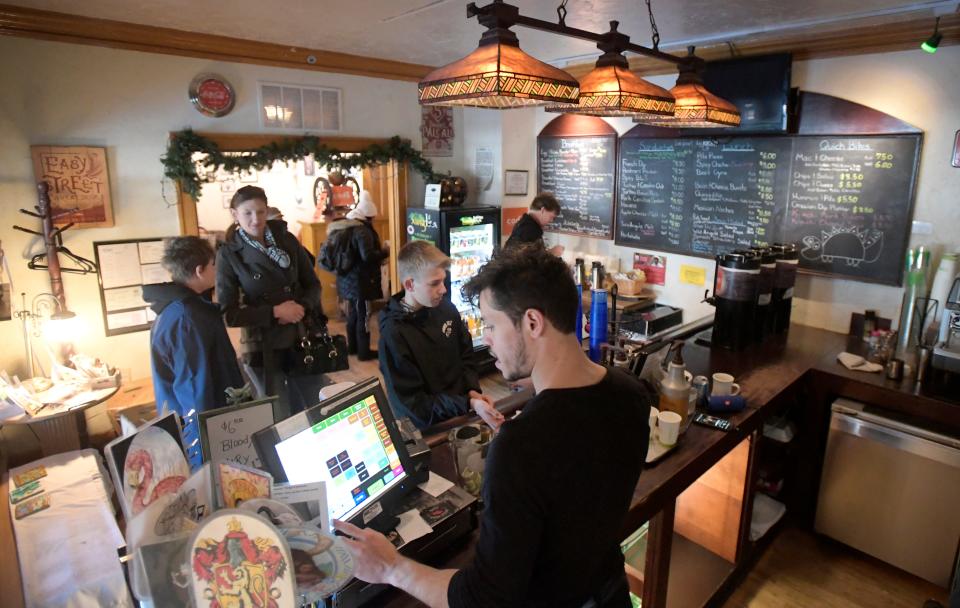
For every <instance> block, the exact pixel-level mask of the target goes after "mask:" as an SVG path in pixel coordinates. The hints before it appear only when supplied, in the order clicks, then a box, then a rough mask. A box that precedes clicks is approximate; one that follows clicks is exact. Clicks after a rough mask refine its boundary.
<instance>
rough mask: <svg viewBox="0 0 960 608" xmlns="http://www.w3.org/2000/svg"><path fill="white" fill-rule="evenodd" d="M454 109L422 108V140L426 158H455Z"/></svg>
mask: <svg viewBox="0 0 960 608" xmlns="http://www.w3.org/2000/svg"><path fill="white" fill-rule="evenodd" d="M453 135H454V132H453V108H444V107H438V106H421V107H420V139H421V143H422V147H423V155H424V156H453Z"/></svg>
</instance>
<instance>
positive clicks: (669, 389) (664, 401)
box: [659, 343, 690, 428]
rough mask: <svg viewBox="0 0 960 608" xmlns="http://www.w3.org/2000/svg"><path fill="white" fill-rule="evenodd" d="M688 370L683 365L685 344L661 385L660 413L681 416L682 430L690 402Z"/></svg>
mask: <svg viewBox="0 0 960 608" xmlns="http://www.w3.org/2000/svg"><path fill="white" fill-rule="evenodd" d="M686 371H687V368H686V366H685V365H684V363H683V344H682V343H681V344H680V347H679V348H677V349H676V351H675V353H674V356H673V361H671V362H670V363H669V365H668V366H667V373H666V375H665V376H664V378H663V382H661V384H660V405H659V407H660V411H661V412H663V411H668V412H676V413H677V414H680V418H681V420H680V428H686V423H687V404H688V403H689V401H690V382H688V381H687V378H686V373H685V372H686Z"/></svg>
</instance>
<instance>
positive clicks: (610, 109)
mask: <svg viewBox="0 0 960 608" xmlns="http://www.w3.org/2000/svg"><path fill="white" fill-rule="evenodd" d="M618 25H619V24H618V22H616V21H611V22H610V31H609V32H608V33H607V34H605V35H604V38H603V40H602V41H601V42H600V43H599V44H597V46H598V47H599V48H600V50H602V51H604V53H603V55H601V56H600V58H599V59H598V60H597V65H596V67H594V68H593V69H592V70H591V71H590V72H588V73H587V75H586V76H584V77H583V78H581V79H580V101H579V102H578V103H577V105H576V106H573V107H570V106H548V107H547V108H546V110H547V112H567V113H573V114H587V115H589V116H637V117H648V118H657V117H671V116H673V113H674V101H673V96H672V95H671V94H670V92H669V91H667V90H666V89H664V88H663V87H658V86H657V85H655V84H652V83H650V82H647V81H646V80H644V79H642V78H640V77H639V76H637V75H636V74H634V73H633V72H631V71H630V64H629V63H628V62H627V58H626V57H624V56H623V49H624V48H626V45H627V43H629V41H630V39H629V38H627V37H626V36H624V35H623V34H621V33H619V32H617V26H618Z"/></svg>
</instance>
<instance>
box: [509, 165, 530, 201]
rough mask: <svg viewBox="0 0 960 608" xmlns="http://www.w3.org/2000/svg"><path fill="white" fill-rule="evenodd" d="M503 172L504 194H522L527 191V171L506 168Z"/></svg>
mask: <svg viewBox="0 0 960 608" xmlns="http://www.w3.org/2000/svg"><path fill="white" fill-rule="evenodd" d="M503 174H504V175H503V193H504V194H506V195H512V196H523V195H525V194H526V193H527V182H528V181H529V179H528V175H529V174H528V172H527V171H523V170H515V169H507V170H506V171H504V172H503Z"/></svg>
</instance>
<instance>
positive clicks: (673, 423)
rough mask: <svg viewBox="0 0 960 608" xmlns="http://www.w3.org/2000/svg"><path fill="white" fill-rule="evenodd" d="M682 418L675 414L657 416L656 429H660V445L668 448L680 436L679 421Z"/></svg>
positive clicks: (661, 413)
mask: <svg viewBox="0 0 960 608" xmlns="http://www.w3.org/2000/svg"><path fill="white" fill-rule="evenodd" d="M682 420H683V417H681V416H680V414H678V413H676V412H660V413H659V414H658V415H657V427H658V428H659V429H660V435H659V436H660V443H662V444H663V445H665V446H667V447H669V446H672V445H673V444H675V443H676V442H677V437H679V436H680V421H682Z"/></svg>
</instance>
